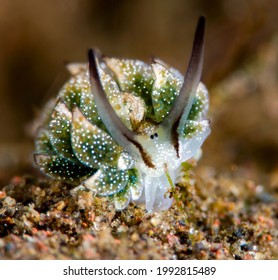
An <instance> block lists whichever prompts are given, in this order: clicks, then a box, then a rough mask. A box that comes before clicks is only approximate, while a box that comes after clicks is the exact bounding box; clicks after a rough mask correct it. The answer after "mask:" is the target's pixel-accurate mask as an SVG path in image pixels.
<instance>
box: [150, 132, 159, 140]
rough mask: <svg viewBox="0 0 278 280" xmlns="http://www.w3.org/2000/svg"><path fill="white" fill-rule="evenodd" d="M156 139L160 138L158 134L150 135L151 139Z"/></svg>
mask: <svg viewBox="0 0 278 280" xmlns="http://www.w3.org/2000/svg"><path fill="white" fill-rule="evenodd" d="M155 137H156V138H157V137H158V134H157V133H155V134H152V135H150V138H151V139H154V138H155Z"/></svg>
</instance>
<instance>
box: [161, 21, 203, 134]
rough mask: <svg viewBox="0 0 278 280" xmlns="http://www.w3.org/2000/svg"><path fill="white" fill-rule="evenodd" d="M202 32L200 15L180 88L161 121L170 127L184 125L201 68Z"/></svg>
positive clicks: (199, 77) (174, 127)
mask: <svg viewBox="0 0 278 280" xmlns="http://www.w3.org/2000/svg"><path fill="white" fill-rule="evenodd" d="M204 34H205V18H204V17H203V16H202V17H200V18H199V21H198V25H197V28H196V32H195V38H194V43H193V49H192V53H191V58H190V61H189V65H188V68H187V71H186V74H185V77H184V82H183V85H182V88H181V90H180V93H179V95H178V96H177V98H176V100H175V102H174V105H173V107H172V108H171V110H170V112H169V114H168V116H167V117H166V119H165V120H164V121H163V125H165V126H167V127H169V128H171V129H177V130H179V128H182V127H183V126H184V123H185V121H186V119H187V117H188V115H189V112H190V109H191V107H192V103H193V101H194V97H195V95H196V91H197V87H198V84H199V82H200V79H201V74H202V68H203V57H204ZM176 133H178V132H177V131H175V132H173V133H172V134H176Z"/></svg>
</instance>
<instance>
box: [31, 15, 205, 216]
mask: <svg viewBox="0 0 278 280" xmlns="http://www.w3.org/2000/svg"><path fill="white" fill-rule="evenodd" d="M204 25H205V21H204V18H200V20H199V23H198V26H197V30H196V34H195V39H194V44H193V50H192V56H191V59H190V62H189V66H188V70H187V72H186V75H185V77H183V76H182V75H181V74H180V73H179V72H178V71H177V70H175V69H173V68H171V67H169V66H168V65H166V64H165V63H163V62H161V61H160V60H156V59H154V60H152V61H151V64H150V65H149V64H146V63H144V62H142V61H139V60H129V59H117V58H108V57H101V58H100V56H99V55H98V54H97V53H96V52H94V51H90V52H89V64H88V65H87V64H70V65H69V66H68V68H69V70H70V72H71V74H72V77H71V78H70V80H69V81H68V82H67V83H66V84H65V85H64V86H63V87H62V89H61V90H60V92H59V94H58V98H57V101H55V102H56V104H53V105H52V107H51V106H50V105H49V104H48V106H47V108H46V110H45V111H46V114H44V120H43V121H42V126H41V128H40V129H39V131H38V134H37V138H36V152H35V161H36V163H37V165H38V167H39V168H40V169H41V171H42V172H43V173H45V174H47V175H48V176H50V177H52V178H54V179H57V180H61V181H65V182H68V183H71V184H73V185H76V186H79V185H81V186H83V187H85V188H87V189H89V190H91V191H92V192H94V193H95V194H96V195H99V196H110V197H111V199H112V200H113V201H114V203H115V207H116V209H118V210H121V209H124V208H125V207H126V206H127V205H128V203H129V202H130V201H131V200H132V201H140V202H144V201H145V203H146V209H147V210H148V211H159V210H165V209H167V208H169V207H170V205H171V203H172V199H171V198H170V197H169V195H168V194H167V190H169V188H170V183H169V176H170V177H171V179H172V181H173V182H175V181H176V179H177V176H178V173H179V169H180V166H181V163H182V162H184V161H186V160H188V159H190V158H192V157H193V156H194V155H196V153H197V152H198V150H199V149H200V147H201V145H202V143H203V141H204V140H205V139H206V137H207V136H208V134H209V132H210V128H209V122H208V120H207V119H206V113H207V110H208V93H207V90H206V88H205V86H204V85H203V84H202V83H200V77H201V70H202V61H203V40H204ZM53 107H54V108H53Z"/></svg>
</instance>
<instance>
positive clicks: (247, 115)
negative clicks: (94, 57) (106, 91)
mask: <svg viewBox="0 0 278 280" xmlns="http://www.w3.org/2000/svg"><path fill="white" fill-rule="evenodd" d="M277 11H278V1H276V0H268V1H266V0H250V1H242V0H233V1H229V0H214V1H213V0H211V1H208V0H207V1H205V0H203V1H201V0H152V1H149V0H140V1H139V0H137V1H136V0H134V1H133V0H118V1H117V0H91V1H90V0H45V1H43V0H25V1H24V0H14V1H10V0H0V38H1V39H0V42H1V44H0V112H1V118H0V183H1V184H6V183H8V182H9V180H10V178H11V177H12V176H15V175H22V174H24V173H25V172H34V170H33V169H32V167H31V165H30V161H31V154H32V150H33V142H32V131H33V130H32V123H33V120H34V119H35V117H36V116H37V115H38V114H39V112H40V108H41V107H42V106H43V104H44V103H45V102H46V100H47V99H48V98H50V97H51V96H55V95H56V94H57V91H58V89H59V88H60V87H61V85H62V84H63V83H64V82H65V80H66V78H67V77H68V74H67V72H66V70H65V69H64V62H65V61H73V62H84V61H86V56H87V50H88V48H89V47H95V46H96V47H98V48H99V49H100V50H101V51H102V52H103V53H105V54H107V55H109V56H119V57H128V58H137V59H142V60H144V61H148V59H149V57H150V56H152V55H155V56H157V57H159V58H161V59H162V60H164V61H165V62H167V63H168V64H170V65H172V66H174V67H176V68H177V69H179V70H180V71H181V72H182V73H184V72H185V69H186V66H187V62H188V57H189V54H190V50H191V47H192V41H193V34H194V31H195V26H196V22H197V20H198V17H199V16H200V15H204V16H206V18H207V30H206V50H205V65H204V71H203V79H202V80H203V81H204V82H205V83H206V85H207V86H208V88H209V90H210V96H211V110H210V111H211V112H210V118H211V119H212V134H211V136H210V137H209V139H208V141H207V142H206V143H205V145H204V157H203V159H202V161H201V167H202V165H203V166H206V167H208V166H209V167H210V169H209V170H211V173H209V174H215V172H218V171H220V170H221V171H222V172H227V171H229V172H234V170H240V174H243V175H244V176H251V177H252V178H255V179H258V180H261V181H265V182H267V184H269V185H270V186H273V185H274V186H276V184H277V185H278V121H277V119H278V113H277V112H278V97H277V96H278V86H277V76H278V71H277V70H278V67H277V64H278V63H277V60H278V58H277V50H278V44H277V17H278V12H277ZM206 170H208V169H206ZM206 174H208V172H207V171H206Z"/></svg>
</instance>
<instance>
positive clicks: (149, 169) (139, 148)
mask: <svg viewBox="0 0 278 280" xmlns="http://www.w3.org/2000/svg"><path fill="white" fill-rule="evenodd" d="M204 32H205V19H204V17H201V18H200V19H199V22H198V25H197V29H196V33H195V38H194V43H193V49H192V54H191V58H190V61H189V66H188V69H187V71H186V74H185V77H184V81H183V85H182V87H181V90H180V92H179V94H178V96H177V97H176V99H175V102H174V104H173V106H172V108H171V110H170V112H169V114H168V115H167V117H166V118H165V119H164V120H163V121H162V122H161V123H159V124H156V123H154V122H152V121H144V122H142V123H141V125H139V126H138V127H137V128H136V130H135V131H131V130H130V129H128V128H127V127H126V125H125V124H124V123H123V122H122V120H121V119H120V117H119V116H118V115H117V114H116V112H115V111H114V109H113V107H112V106H111V104H110V102H109V101H108V98H107V96H106V94H105V92H104V89H103V87H102V84H101V81H100V75H99V72H98V61H99V55H98V54H97V52H96V51H95V50H89V72H90V81H91V89H92V94H93V96H94V99H95V103H96V105H97V108H98V112H99V116H100V118H101V120H102V121H103V123H104V124H105V126H106V128H107V129H108V131H109V133H110V135H111V136H112V137H113V139H114V140H115V141H116V142H117V143H118V144H119V145H120V146H122V147H123V148H124V149H125V150H126V151H127V152H128V153H130V155H131V156H132V157H133V158H134V159H135V161H136V165H137V166H138V167H139V168H140V169H141V170H142V171H143V172H144V173H145V174H151V176H153V177H156V176H160V175H161V174H162V173H165V172H167V171H168V170H175V169H177V168H178V167H179V165H180V163H181V162H182V161H184V160H183V159H182V158H181V149H182V147H181V144H180V143H181V137H182V131H183V129H184V126H185V123H186V121H187V118H188V115H189V113H190V109H191V107H192V104H193V101H194V97H195V95H196V92H197V87H198V85H199V82H200V78H201V72H202V65H203V53H204Z"/></svg>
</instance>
